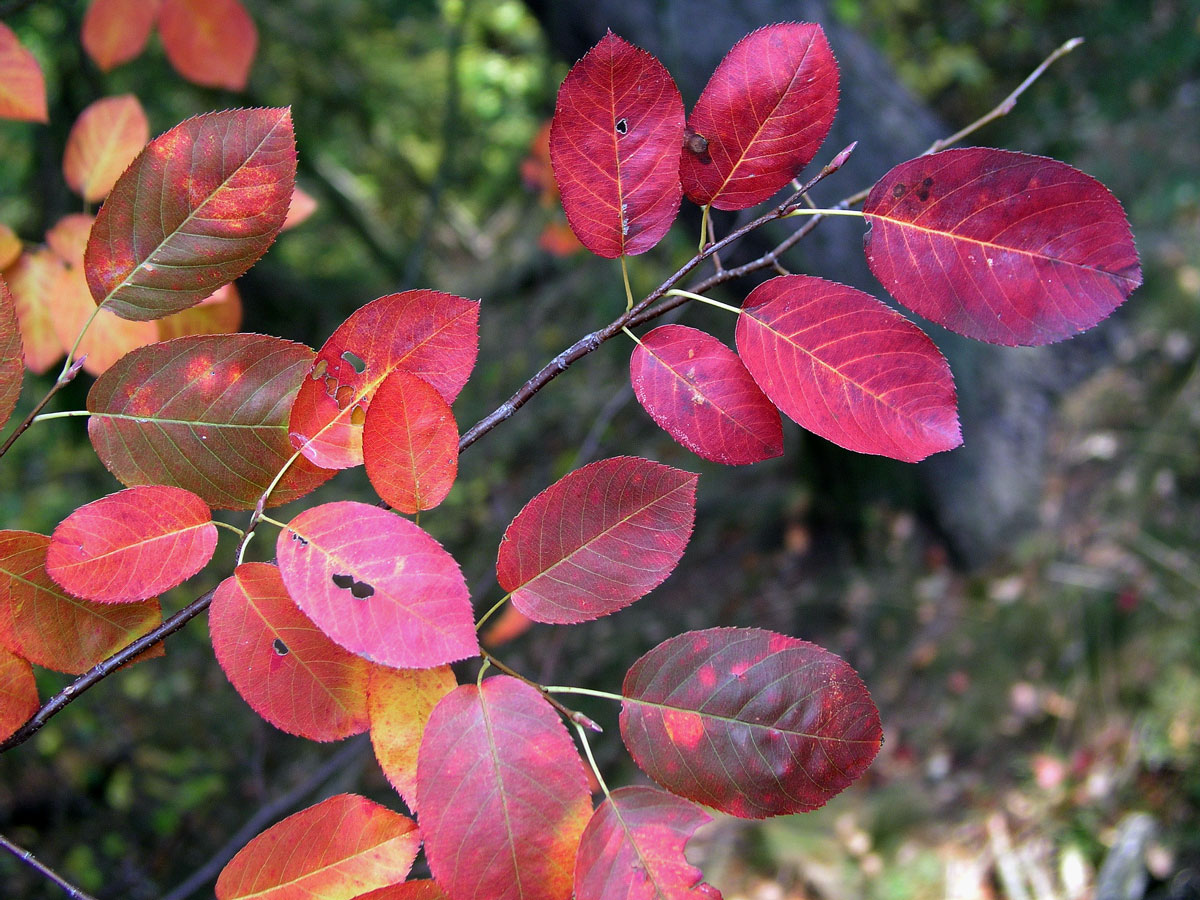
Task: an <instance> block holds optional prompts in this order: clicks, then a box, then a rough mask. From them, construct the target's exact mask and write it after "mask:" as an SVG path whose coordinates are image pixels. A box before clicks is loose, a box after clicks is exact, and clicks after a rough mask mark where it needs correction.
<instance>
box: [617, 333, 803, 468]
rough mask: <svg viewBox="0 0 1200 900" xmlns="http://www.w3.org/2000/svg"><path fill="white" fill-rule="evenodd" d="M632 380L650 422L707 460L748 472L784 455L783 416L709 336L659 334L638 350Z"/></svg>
mask: <svg viewBox="0 0 1200 900" xmlns="http://www.w3.org/2000/svg"><path fill="white" fill-rule="evenodd" d="M629 377H630V380H631V381H632V382H633V392H634V394H635V395H636V396H637V399H638V402H639V403H641V404H642V406H643V408H645V410H646V412H648V413H649V414H650V416H651V418H653V419H654V421H655V422H657V423H658V424H659V425H661V426H662V427H663V429H665V430H666V432H667V433H668V434H669V435H671V437H673V438H675V440H677V441H678V442H679V443H680V444H682V445H683V446H685V447H687V448H688V449H689V450H691V451H692V452H693V453H695V454H697V455H698V456H701V457H703V458H704V459H708V460H712V461H713V462H719V463H725V464H726V465H743V464H746V463H753V462H759V461H760V460H764V459H770V458H771V457H773V456H779V455H780V454H782V453H783V428H782V427H781V426H780V423H779V412H778V410H776V409H775V406H774V404H773V403H771V401H770V400H768V399H767V397H766V395H765V394H763V392H762V391H761V390H759V387H758V385H757V384H755V383H754V379H753V378H751V377H750V373H749V372H748V371H746V367H745V366H744V365H743V364H742V361H741V360H740V359H738V356H737V354H736V353H734V352H733V351H732V350H730V349H729V348H728V347H726V346H725V345H724V344H722V343H721V342H720V341H718V340H717V339H716V338H715V337H713V336H712V335H710V334H706V333H705V332H703V331H698V330H697V329H695V328H688V327H687V326H685V325H663V326H660V327H659V328H655V329H654V330H653V331H651V332H650V333H649V334H647V335H645V336H644V337H643V338H642V339H641V341H640V342H639V343H638V345H637V347H636V348H635V349H634V351H633V357H632V358H631V359H630V361H629Z"/></svg>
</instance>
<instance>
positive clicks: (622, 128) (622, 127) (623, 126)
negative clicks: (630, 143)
mask: <svg viewBox="0 0 1200 900" xmlns="http://www.w3.org/2000/svg"><path fill="white" fill-rule="evenodd" d="M628 133H629V123H628V122H626V121H625V120H624V119H617V134H628Z"/></svg>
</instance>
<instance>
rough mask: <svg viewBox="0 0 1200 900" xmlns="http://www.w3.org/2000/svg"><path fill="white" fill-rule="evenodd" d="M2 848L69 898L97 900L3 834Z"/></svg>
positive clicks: (0, 839) (74, 899) (1, 836)
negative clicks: (61, 890)
mask: <svg viewBox="0 0 1200 900" xmlns="http://www.w3.org/2000/svg"><path fill="white" fill-rule="evenodd" d="M0 847H3V848H4V849H5V850H7V851H8V852H9V853H11V854H12V855H13V856H15V857H16V858H17V859H19V860H20V861H21V862H23V863H25V865H27V866H29V868H31V869H33V870H34V871H35V872H37V873H38V874H39V875H41V876H42V877H43V878H46V879H48V880H49V881H53V882H54V883H55V884H56V885H58V886H59V887H60V888H62V889H63V890H64V891H66V894H67V896H68V897H70V898H71V900H96V898H95V897H93V896H92V895H91V894H88V893H85V892H84V891H82V890H80V889H79V888H77V887H75V885H73V884H71V882H69V881H67V879H65V878H63V877H62V876H61V875H59V874H58V873H57V872H55V871H54V870H53V869H51V868H50V867H49V866H48V865H46V864H45V863H44V862H40V861H39V860H38V859H37V857H35V856H34V855H33V854H32V853H30V852H29V851H28V850H24V849H22V848H21V847H18V846H17V845H16V844H14V843H13V842H12V841H10V840H9V839H8V838H6V837H5V836H4V835H2V834H0Z"/></svg>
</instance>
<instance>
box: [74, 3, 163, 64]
mask: <svg viewBox="0 0 1200 900" xmlns="http://www.w3.org/2000/svg"><path fill="white" fill-rule="evenodd" d="M158 4H159V0H92V5H91V6H89V7H88V11H87V14H86V15H84V17H83V35H82V37H83V49H84V50H86V51H87V54H88V56H90V57H91V58H92V62H94V63H95V64H96V65H97V66H99V67H100V70H101V71H103V72H107V71H109V70H110V69H115V68H116V67H117V66H119V65H121V64H122V63H127V62H129V61H130V60H131V59H134V58H136V57H137V56H138V54H140V53H141V52H142V50H143V49H145V47H146V41H148V40H149V39H150V32H151V30H152V29H153V28H154V20H155V19H156V18H158Z"/></svg>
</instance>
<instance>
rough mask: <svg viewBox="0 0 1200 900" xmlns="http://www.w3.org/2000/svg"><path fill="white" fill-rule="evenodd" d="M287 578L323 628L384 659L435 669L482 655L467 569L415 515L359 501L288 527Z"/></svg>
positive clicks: (282, 540)
mask: <svg viewBox="0 0 1200 900" xmlns="http://www.w3.org/2000/svg"><path fill="white" fill-rule="evenodd" d="M276 554H277V556H278V559H279V568H280V571H281V572H282V573H283V583H284V584H285V585H287V589H288V593H289V594H291V595H292V598H293V599H295V601H296V604H297V605H298V606H299V607H300V609H301V610H303V611H304V614H305V615H307V616H308V617H309V618H310V619H312V620H313V622H315V623H316V624H317V627H318V628H320V629H321V630H322V631H324V632H325V633H326V634H327V635H329V636H330V637H331V638H333V640H334V641H336V642H337V643H339V644H341V645H342V646H343V647H345V648H346V649H347V650H349V651H350V652H352V653H357V654H358V655H359V656H362V657H365V658H366V659H369V660H371V661H372V662H377V663H379V664H380V665H384V666H393V667H395V668H403V669H427V668H432V667H433V666H440V665H443V664H445V663H450V662H455V661H457V660H460V659H466V658H467V657H469V656H475V655H477V654H478V653H479V644H478V641H477V640H476V639H475V622H474V618H473V617H472V612H471V598H470V595H469V594H468V593H467V585H466V583H465V582H464V581H463V576H462V572H461V571H460V570H459V568H458V563H456V562H455V561H454V558H453V557H452V556H451V555H450V554H449V553H447V552H446V551H445V550H443V549H442V546H441V544H439V543H438V542H437V541H435V540H434V539H433V538H431V537H430V536H429V535H428V534H426V533H425V532H424V531H422V530H421V529H420V528H418V527H417V526H416V525H414V524H413V523H412V522H410V521H408V520H407V519H404V518H402V517H401V516H398V515H396V514H395V513H391V512H388V511H387V510H384V509H380V508H379V507H377V506H371V505H369V504H366V503H358V502H355V501H351V500H342V501H338V502H335V503H325V504H322V505H320V506H314V507H312V508H311V509H306V510H305V511H304V512H302V513H300V515H298V516H296V518H294V519H292V521H291V522H290V523H289V524H288V526H287V528H284V529H282V530H281V531H280V532H279V540H278V543H277V545H276Z"/></svg>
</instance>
